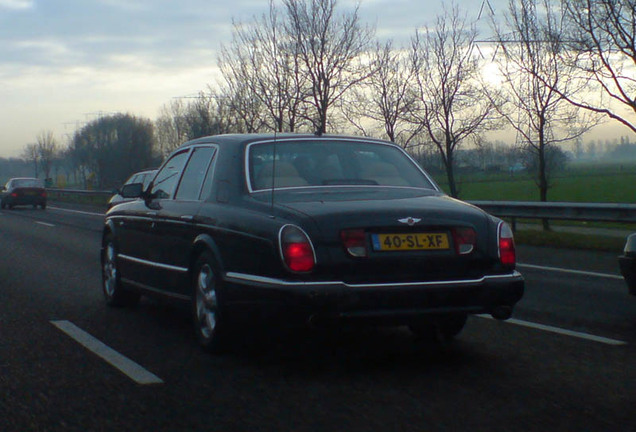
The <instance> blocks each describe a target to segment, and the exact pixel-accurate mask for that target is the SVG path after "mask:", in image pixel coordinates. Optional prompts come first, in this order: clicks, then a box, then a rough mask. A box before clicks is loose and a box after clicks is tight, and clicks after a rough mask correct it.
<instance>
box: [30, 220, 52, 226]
mask: <svg viewBox="0 0 636 432" xmlns="http://www.w3.org/2000/svg"><path fill="white" fill-rule="evenodd" d="M35 223H36V224H38V225H44V226H47V227H54V226H55V225H53V224H50V223H46V222H40V221H35Z"/></svg>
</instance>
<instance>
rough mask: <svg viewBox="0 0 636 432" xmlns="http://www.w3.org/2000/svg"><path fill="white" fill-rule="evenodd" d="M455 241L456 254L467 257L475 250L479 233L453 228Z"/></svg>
mask: <svg viewBox="0 0 636 432" xmlns="http://www.w3.org/2000/svg"><path fill="white" fill-rule="evenodd" d="M452 232H453V240H455V252H457V254H459V255H467V254H469V253H471V252H472V251H473V249H475V244H476V243H477V232H475V230H474V229H472V228H466V227H461V228H453V230H452Z"/></svg>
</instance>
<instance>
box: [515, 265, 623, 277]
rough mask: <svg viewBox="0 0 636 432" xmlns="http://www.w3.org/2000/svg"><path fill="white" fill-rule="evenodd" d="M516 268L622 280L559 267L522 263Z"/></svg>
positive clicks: (604, 274)
mask: <svg viewBox="0 0 636 432" xmlns="http://www.w3.org/2000/svg"><path fill="white" fill-rule="evenodd" d="M517 267H520V268H528V269H534V270H547V271H554V272H561V273H570V274H577V275H582V276H594V277H601V278H606V279H616V280H623V277H622V276H619V275H613V274H609V273H597V272H589V271H583V270H571V269H564V268H559V267H546V266H540V265H533V264H522V263H517Z"/></svg>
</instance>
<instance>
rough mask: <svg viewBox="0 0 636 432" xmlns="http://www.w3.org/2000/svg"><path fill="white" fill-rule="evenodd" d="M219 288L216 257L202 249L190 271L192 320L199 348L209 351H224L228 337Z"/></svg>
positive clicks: (219, 280)
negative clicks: (192, 269)
mask: <svg viewBox="0 0 636 432" xmlns="http://www.w3.org/2000/svg"><path fill="white" fill-rule="evenodd" d="M220 288H222V281H221V279H220V278H219V269H218V266H217V265H216V260H215V259H214V257H213V256H212V254H211V253H210V252H208V251H206V252H203V253H202V254H201V255H199V257H198V258H197V260H196V262H195V264H194V271H193V272H192V321H193V324H194V331H195V334H196V336H197V340H198V341H199V344H200V345H201V348H203V350H204V351H206V352H210V353H221V352H224V351H226V350H227V348H228V343H229V339H230V334H229V333H230V332H229V329H228V322H227V319H226V316H225V310H224V309H223V303H222V290H220Z"/></svg>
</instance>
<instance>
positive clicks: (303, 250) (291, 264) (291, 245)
mask: <svg viewBox="0 0 636 432" xmlns="http://www.w3.org/2000/svg"><path fill="white" fill-rule="evenodd" d="M280 247H281V254H282V256H283V261H284V262H285V265H286V266H287V267H288V268H289V269H290V270H291V271H293V272H299V273H305V272H309V271H311V270H313V268H314V266H315V265H316V259H315V256H314V249H313V247H312V246H311V242H310V241H309V237H307V234H305V232H304V231H303V230H301V229H300V228H298V227H295V226H293V225H286V226H284V227H283V229H282V230H281V233H280Z"/></svg>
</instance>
